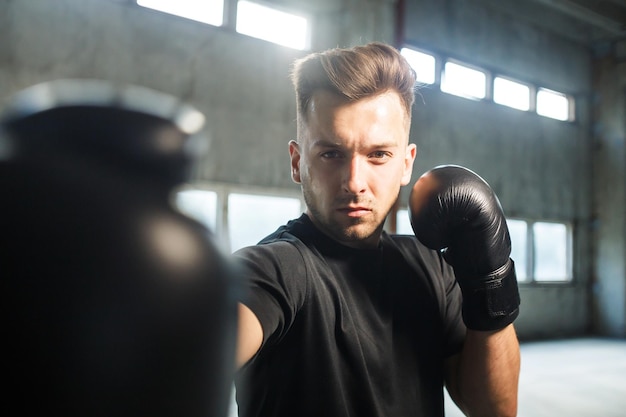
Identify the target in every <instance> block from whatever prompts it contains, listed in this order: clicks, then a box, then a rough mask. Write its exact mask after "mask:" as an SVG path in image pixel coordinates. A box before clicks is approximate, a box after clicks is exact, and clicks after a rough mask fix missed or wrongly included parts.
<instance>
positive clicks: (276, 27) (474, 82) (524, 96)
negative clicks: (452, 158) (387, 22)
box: [137, 0, 574, 121]
mask: <svg viewBox="0 0 626 417" xmlns="http://www.w3.org/2000/svg"><path fill="white" fill-rule="evenodd" d="M234 1H235V0H202V1H199V0H177V1H170V0H137V4H138V5H140V6H143V7H147V8H151V9H155V10H159V11H162V12H165V13H170V14H174V15H177V16H181V17H184V18H187V19H192V20H196V21H199V22H202V23H207V24H210V25H213V26H223V25H224V24H228V25H232V24H231V23H230V22H228V19H227V15H228V13H227V11H226V8H225V5H231V4H234V3H233V2H234ZM234 16H235V22H234V28H235V30H236V31H237V32H238V33H241V34H244V35H248V36H252V37H255V38H259V39H263V40H266V41H269V42H273V43H276V44H279V45H283V46H287V47H290V48H295V49H299V50H304V49H308V48H309V47H310V25H309V19H308V18H307V17H305V16H304V15H299V14H295V13H291V12H287V11H285V10H281V9H278V8H274V7H270V6H267V5H264V4H260V3H256V2H252V1H247V0H237V1H236V13H235V14H234ZM401 52H402V54H403V55H404V56H405V57H406V59H407V61H409V63H410V64H411V66H412V67H413V69H414V70H415V72H416V73H417V78H418V82H420V83H423V84H439V85H440V88H441V91H443V92H445V93H449V94H454V95H457V96H460V97H465V98H469V99H474V100H483V99H491V100H493V101H494V102H495V103H497V104H501V105H504V106H508V107H511V108H514V109H518V110H522V111H533V112H536V113H537V114H539V115H541V116H545V117H549V118H552V119H557V120H562V121H572V120H574V100H573V99H572V97H569V96H568V95H566V94H563V93H560V92H557V91H553V90H549V89H546V88H542V87H535V86H534V85H532V84H528V83H524V82H521V81H518V80H513V79H511V78H508V77H505V76H494V77H493V79H490V77H491V74H490V73H489V72H488V71H486V70H483V69H480V68H477V67H475V66H471V65H468V64H464V63H461V62H457V61H454V60H451V59H447V60H446V61H445V63H444V64H443V65H442V68H441V71H438V70H437V60H436V58H435V55H434V54H432V53H429V52H427V51H420V50H416V49H414V48H412V47H405V48H402V49H401Z"/></svg>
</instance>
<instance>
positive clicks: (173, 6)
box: [137, 0, 224, 26]
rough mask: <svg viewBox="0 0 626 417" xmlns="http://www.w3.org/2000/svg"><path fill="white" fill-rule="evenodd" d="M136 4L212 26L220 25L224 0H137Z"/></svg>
mask: <svg viewBox="0 0 626 417" xmlns="http://www.w3.org/2000/svg"><path fill="white" fill-rule="evenodd" d="M137 4H138V5H140V6H143V7H147V8H150V9H154V10H158V11H161V12H165V13H169V14H173V15H176V16H180V17H184V18H187V19H191V20H195V21H198V22H202V23H208V24H209V25H213V26H222V23H223V18H224V0H202V1H199V0H176V1H172V0H137Z"/></svg>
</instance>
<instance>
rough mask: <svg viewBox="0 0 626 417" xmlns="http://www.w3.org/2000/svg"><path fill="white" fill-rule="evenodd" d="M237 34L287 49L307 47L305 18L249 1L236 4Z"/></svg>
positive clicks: (307, 34)
mask: <svg viewBox="0 0 626 417" xmlns="http://www.w3.org/2000/svg"><path fill="white" fill-rule="evenodd" d="M236 30H237V32H239V33H241V34H244V35H248V36H252V37H255V38H259V39H263V40H266V41H269V42H273V43H276V44H279V45H283V46H287V47H289V48H294V49H299V50H304V49H307V48H308V47H309V24H308V21H307V19H306V18H304V17H302V16H296V15H294V14H291V13H286V12H283V11H280V10H277V9H273V8H271V7H267V6H262V5H260V4H257V3H253V2H249V1H239V2H238V3H237V25H236Z"/></svg>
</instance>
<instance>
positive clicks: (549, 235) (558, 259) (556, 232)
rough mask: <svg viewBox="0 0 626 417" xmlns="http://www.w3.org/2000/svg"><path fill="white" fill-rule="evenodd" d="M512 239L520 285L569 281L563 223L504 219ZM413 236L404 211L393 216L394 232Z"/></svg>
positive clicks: (568, 240)
mask: <svg viewBox="0 0 626 417" xmlns="http://www.w3.org/2000/svg"><path fill="white" fill-rule="evenodd" d="M506 223H507V226H508V228H509V235H510V236H511V259H513V261H514V262H515V273H516V275H517V280H518V281H519V282H569V281H571V280H572V272H571V264H572V261H571V249H570V247H571V240H572V238H571V228H570V226H569V225H568V224H566V223H557V222H540V221H536V222H535V221H528V220H522V219H506ZM395 233H397V234H401V235H413V234H414V233H413V229H412V228H411V223H410V220H409V213H408V210H407V209H400V210H398V211H397V213H396V231H395Z"/></svg>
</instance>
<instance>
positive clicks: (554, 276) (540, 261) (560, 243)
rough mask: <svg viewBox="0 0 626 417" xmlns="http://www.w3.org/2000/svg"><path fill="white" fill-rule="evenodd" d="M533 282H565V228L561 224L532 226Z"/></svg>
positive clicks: (537, 224) (567, 275)
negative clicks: (533, 248) (533, 247)
mask: <svg viewBox="0 0 626 417" xmlns="http://www.w3.org/2000/svg"><path fill="white" fill-rule="evenodd" d="M533 236H534V244H535V267H534V269H535V271H534V272H535V274H534V276H535V280H536V281H567V280H569V273H568V272H569V271H568V267H567V265H568V264H567V244H568V240H567V227H566V226H565V225H564V224H562V223H545V222H537V223H535V224H533Z"/></svg>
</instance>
